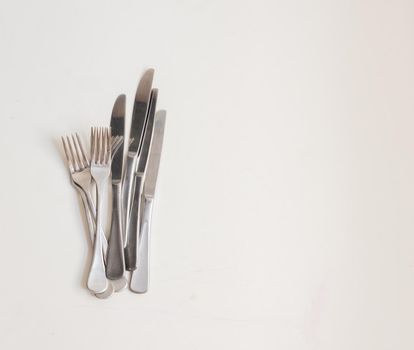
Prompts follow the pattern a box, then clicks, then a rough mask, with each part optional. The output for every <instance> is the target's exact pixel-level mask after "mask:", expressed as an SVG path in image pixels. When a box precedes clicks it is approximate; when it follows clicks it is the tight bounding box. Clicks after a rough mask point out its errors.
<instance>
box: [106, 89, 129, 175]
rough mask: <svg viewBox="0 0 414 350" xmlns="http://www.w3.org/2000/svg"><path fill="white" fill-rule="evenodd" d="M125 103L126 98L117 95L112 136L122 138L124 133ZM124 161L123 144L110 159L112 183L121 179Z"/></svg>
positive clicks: (112, 116)
mask: <svg viewBox="0 0 414 350" xmlns="http://www.w3.org/2000/svg"><path fill="white" fill-rule="evenodd" d="M125 102H126V96H125V95H119V96H118V97H117V99H116V101H115V103H114V107H113V109H112V115H111V123H110V126H111V133H112V136H114V137H115V136H122V137H123V136H124V133H125ZM123 160H124V142H123V141H122V144H121V147H120V148H119V149H118V150H117V152H116V153H115V154H114V155H113V157H112V163H111V173H112V183H114V182H118V181H121V179H122V163H123Z"/></svg>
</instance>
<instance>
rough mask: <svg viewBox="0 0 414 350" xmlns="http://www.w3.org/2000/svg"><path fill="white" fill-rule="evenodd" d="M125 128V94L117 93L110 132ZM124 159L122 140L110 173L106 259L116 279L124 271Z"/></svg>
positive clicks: (116, 133) (109, 274)
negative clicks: (109, 231) (122, 192)
mask: <svg viewBox="0 0 414 350" xmlns="http://www.w3.org/2000/svg"><path fill="white" fill-rule="evenodd" d="M124 129H125V95H119V96H118V98H117V99H116V101H115V104H114V107H113V109H112V115H111V132H112V135H113V136H123V135H124ZM123 159H124V142H123V141H122V145H121V147H119V148H118V150H117V151H116V153H115V154H114V155H113V158H112V163H111V173H112V220H111V234H110V236H109V245H108V254H107V258H106V259H107V261H106V277H108V279H110V280H116V279H119V278H121V277H122V276H123V274H124V272H125V263H124V244H123V241H122V219H121V218H122V210H121V189H122V187H121V180H122V163H123Z"/></svg>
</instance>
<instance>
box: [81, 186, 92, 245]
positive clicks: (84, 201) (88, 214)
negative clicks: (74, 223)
mask: <svg viewBox="0 0 414 350" xmlns="http://www.w3.org/2000/svg"><path fill="white" fill-rule="evenodd" d="M78 191H79V194H80V196H81V199H82V204H83V209H84V210H85V216H86V221H87V222H88V230H89V235H90V236H91V242H92V246H93V241H94V240H95V220H94V218H93V216H92V212H91V210H90V208H89V205H88V200H87V199H86V195H85V193H84V192H83V191H82V189H78Z"/></svg>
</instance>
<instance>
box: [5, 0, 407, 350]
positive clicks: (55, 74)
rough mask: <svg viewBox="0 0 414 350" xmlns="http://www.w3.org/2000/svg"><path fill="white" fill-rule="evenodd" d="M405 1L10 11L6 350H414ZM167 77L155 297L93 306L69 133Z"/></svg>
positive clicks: (26, 7)
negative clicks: (145, 77) (68, 158)
mask: <svg viewBox="0 0 414 350" xmlns="http://www.w3.org/2000/svg"><path fill="white" fill-rule="evenodd" d="M413 13H414V3H413V2H412V1H408V0H407V1H400V0H397V1H388V2H378V1H373V0H372V1H356V0H355V1H322V0H316V1H305V0H299V1H243V0H241V1H240V0H238V1H217V0H213V1H145V2H143V1H112V2H110V1H80V0H75V1H65V2H63V1H62V2H58V1H52V0H49V1H42V0H40V1H11V0H5V1H1V3H0V44H1V48H0V50H1V54H0V62H1V64H0V95H1V103H0V117H1V122H2V123H1V136H0V146H1V149H2V151H3V152H2V166H1V170H2V171H1V175H0V176H1V177H0V179H1V183H2V190H1V196H0V209H1V210H0V213H1V241H2V243H1V254H0V263H1V266H2V269H1V271H2V274H3V275H2V282H0V286H1V294H0V295H1V298H0V349H4V350H9V349H102V350H104V349H125V350H127V349H145V350H150V349H189V350H190V349H191V350H193V349H206V350H207V349H209V350H211V349H249V350H251V349H272V350H274V349H290V350H302V349H304V350H305V349H306V350H308V349H309V350H314V349H321V350H332V349H335V350H350V349H353V350H367V349H375V350H382V349H384V350H385V349H393V350H394V349H398V350H412V349H413V348H414V333H413V324H414V301H413V299H414V215H413V214H414V137H413V133H414V84H413V81H414V40H413V39H414V38H413V33H414V25H413V23H414V21H413ZM148 67H154V68H155V70H156V77H155V85H156V86H157V87H158V88H159V89H160V99H159V108H162V109H166V110H167V111H168V116H167V128H166V135H165V144H164V146H165V147H164V154H163V157H162V164H161V169H160V176H159V183H158V193H157V194H158V198H157V204H156V207H155V211H154V217H153V219H154V220H153V245H152V270H151V272H152V280H151V288H150V292H149V293H148V294H146V295H135V294H132V293H130V292H124V293H121V294H119V295H115V296H114V297H113V298H111V299H108V300H98V299H96V298H93V297H91V296H90V295H89V293H88V291H87V290H86V289H85V287H84V278H85V275H86V273H87V262H88V259H89V250H88V249H89V246H88V243H87V235H86V233H85V226H84V222H83V219H82V216H81V211H80V208H79V204H80V202H79V199H78V197H77V195H76V193H75V191H74V189H73V188H72V187H71V186H70V183H69V179H68V174H67V171H66V168H65V164H64V162H63V160H62V155H61V145H60V141H59V137H60V136H61V135H63V134H67V133H70V132H75V131H78V132H79V133H80V134H81V136H82V138H83V139H84V140H86V139H87V137H88V135H89V128H90V126H92V125H105V124H108V123H109V117H110V113H111V108H112V104H113V101H114V100H115V98H116V96H117V95H118V94H120V93H126V94H127V98H128V100H127V113H128V117H130V113H131V110H132V97H133V95H134V92H135V88H136V85H137V82H138V79H139V77H140V75H141V74H142V72H143V71H144V69H146V68H148Z"/></svg>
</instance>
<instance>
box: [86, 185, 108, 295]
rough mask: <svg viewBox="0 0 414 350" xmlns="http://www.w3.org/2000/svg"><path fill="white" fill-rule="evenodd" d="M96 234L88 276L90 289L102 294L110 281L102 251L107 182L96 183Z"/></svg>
mask: <svg viewBox="0 0 414 350" xmlns="http://www.w3.org/2000/svg"><path fill="white" fill-rule="evenodd" d="M95 182H96V189H97V191H96V203H97V205H96V227H95V228H96V233H95V242H94V245H93V257H92V264H91V269H90V271H89V276H88V282H87V285H88V289H89V290H91V291H92V292H94V293H95V294H96V293H102V292H104V291H105V290H106V289H107V288H108V280H107V279H106V273H105V262H104V254H103V251H102V243H103V239H104V237H105V234H104V231H103V229H102V195H103V192H104V184H105V181H96V179H95Z"/></svg>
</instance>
